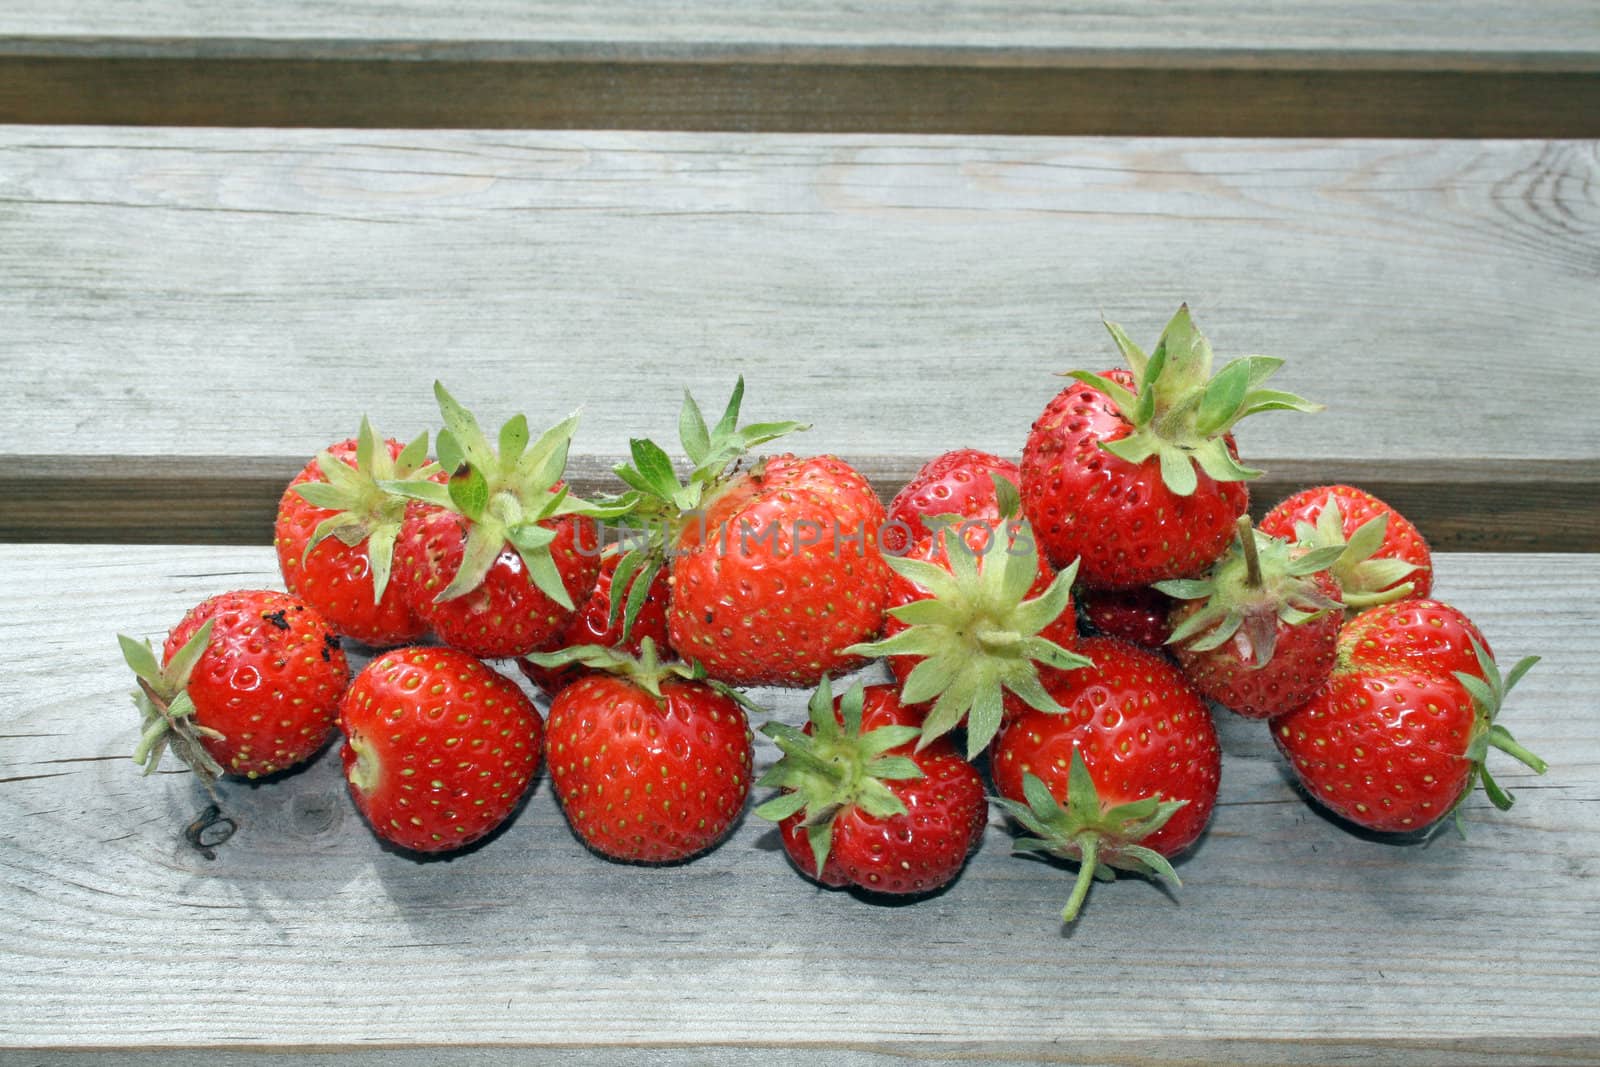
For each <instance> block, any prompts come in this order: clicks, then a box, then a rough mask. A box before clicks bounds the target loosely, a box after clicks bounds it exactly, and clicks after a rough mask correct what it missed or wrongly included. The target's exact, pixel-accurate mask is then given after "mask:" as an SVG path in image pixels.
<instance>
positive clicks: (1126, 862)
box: [990, 637, 1222, 922]
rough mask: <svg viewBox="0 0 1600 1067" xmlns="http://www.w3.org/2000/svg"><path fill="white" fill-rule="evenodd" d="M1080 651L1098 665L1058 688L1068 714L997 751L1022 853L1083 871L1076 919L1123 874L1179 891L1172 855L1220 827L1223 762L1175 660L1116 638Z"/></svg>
mask: <svg viewBox="0 0 1600 1067" xmlns="http://www.w3.org/2000/svg"><path fill="white" fill-rule="evenodd" d="M1079 647H1080V650H1081V651H1082V652H1083V653H1084V654H1085V655H1087V656H1088V657H1089V658H1090V659H1092V660H1093V661H1094V665H1093V666H1092V667H1085V668H1083V669H1081V670H1075V671H1067V672H1064V673H1059V674H1053V675H1051V676H1050V677H1049V679H1048V680H1047V688H1048V689H1049V690H1050V694H1051V696H1053V697H1054V698H1055V699H1056V701H1057V702H1058V703H1059V704H1061V706H1062V707H1064V708H1066V712H1065V713H1064V714H1059V715H1048V714H1045V713H1044V712H1040V711H1033V710H1030V711H1027V712H1025V713H1024V714H1022V715H1020V716H1018V717H1017V718H1015V719H1013V720H1011V721H1010V722H1008V723H1007V724H1006V725H1005V727H1004V728H1003V729H1002V730H1001V731H1000V735H999V736H998V737H996V738H995V742H994V748H993V749H992V750H991V752H990V774H991V775H992V776H993V778H994V784H995V788H996V789H997V790H998V791H999V793H1000V800H999V803H1000V805H1001V807H1002V808H1004V810H1005V811H1006V812H1007V813H1008V814H1010V815H1011V816H1012V817H1013V818H1015V819H1016V820H1017V821H1018V822H1019V823H1021V824H1022V826H1023V827H1024V828H1026V829H1027V830H1028V831H1029V833H1030V834H1031V835H1032V836H1030V837H1025V838H1023V839H1021V840H1019V841H1018V842H1017V844H1016V848H1017V849H1018V850H1021V851H1034V852H1045V853H1049V854H1051V855H1055V856H1060V857H1064V858H1067V859H1074V860H1077V861H1079V863H1080V864H1081V866H1080V867H1079V871H1078V880H1077V884H1076V885H1075V886H1074V888H1073V892H1072V896H1071V898H1070V899H1069V900H1068V901H1067V905H1066V907H1065V908H1064V909H1063V911H1062V919H1063V920H1064V921H1066V922H1071V921H1072V920H1073V919H1074V918H1075V917H1076V916H1077V913H1078V909H1079V907H1081V906H1082V904H1083V900H1084V897H1085V895H1086V894H1087V893H1088V891H1089V885H1090V883H1091V882H1093V881H1094V879H1095V878H1096V877H1100V878H1112V877H1115V874H1114V871H1116V870H1123V871H1132V872H1135V873H1139V874H1145V875H1152V876H1155V877H1159V878H1163V879H1165V880H1167V881H1169V882H1171V883H1172V884H1174V885H1176V884H1177V882H1178V876H1177V874H1176V872H1174V871H1173V869H1172V865H1171V864H1170V863H1168V862H1167V857H1169V856H1173V855H1176V854H1177V853H1179V852H1181V851H1182V850H1184V849H1186V848H1188V847H1189V846H1190V845H1192V844H1194V842H1195V841H1196V840H1197V839H1198V838H1199V836H1200V834H1201V831H1203V830H1204V829H1205V827H1206V823H1207V822H1208V821H1210V819H1211V811H1212V808H1213V807H1215V805H1216V800H1217V785H1218V781H1219V778H1220V775H1221V761H1222V755H1221V751H1220V750H1219V748H1218V747H1217V733H1216V728H1215V727H1214V726H1213V725H1212V722H1211V713H1210V711H1209V710H1208V709H1207V708H1206V704H1205V701H1204V700H1202V699H1201V697H1200V694H1199V693H1197V692H1196V691H1195V689H1194V687H1193V686H1191V685H1190V684H1189V682H1188V681H1187V680H1186V679H1185V678H1184V677H1183V675H1182V674H1180V673H1179V672H1178V670H1177V669H1176V668H1175V667H1173V666H1172V665H1171V664H1170V663H1168V662H1167V661H1166V660H1165V659H1162V658H1161V657H1160V656H1157V655H1156V654H1154V653H1152V652H1149V651H1146V650H1145V649H1142V648H1136V647H1134V646H1133V645H1129V644H1125V643H1123V642H1121V641H1116V640H1113V639H1111V638H1106V637H1093V638H1087V639H1085V640H1084V641H1083V642H1082V643H1081V645H1080V646H1079ZM1063 805H1064V806H1063Z"/></svg>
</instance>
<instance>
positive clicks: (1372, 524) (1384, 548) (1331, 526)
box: [1261, 485, 1433, 611]
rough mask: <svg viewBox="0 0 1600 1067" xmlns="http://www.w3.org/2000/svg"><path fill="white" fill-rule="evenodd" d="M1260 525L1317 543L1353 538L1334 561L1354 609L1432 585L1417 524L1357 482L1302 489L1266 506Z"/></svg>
mask: <svg viewBox="0 0 1600 1067" xmlns="http://www.w3.org/2000/svg"><path fill="white" fill-rule="evenodd" d="M1261 530H1262V532H1264V533H1268V534H1271V535H1272V536H1273V537H1283V538H1289V539H1292V540H1298V541H1300V542H1301V543H1303V544H1307V545H1313V546H1315V545H1330V544H1339V543H1343V542H1349V544H1350V546H1351V553H1350V555H1349V556H1347V557H1346V558H1344V559H1341V560H1340V561H1339V562H1338V563H1336V564H1335V565H1334V567H1333V577H1334V580H1335V581H1337V582H1338V583H1339V588H1340V589H1341V590H1342V591H1343V593H1344V599H1345V603H1346V604H1347V605H1348V606H1349V608H1350V610H1351V611H1357V610H1360V609H1363V608H1368V607H1373V606H1375V605H1377V604H1382V603H1387V602H1388V601H1390V600H1397V599H1400V598H1402V597H1408V596H1409V597H1413V598H1415V599H1417V600H1425V599H1427V597H1428V594H1429V593H1430V592H1432V591H1433V556H1432V555H1431V554H1430V553H1429V552H1428V544H1427V542H1426V541H1424V540H1423V539H1422V534H1420V533H1419V532H1418V531H1417V528H1416V526H1414V525H1412V523H1411V520H1409V519H1407V518H1406V517H1405V516H1404V515H1402V514H1400V513H1399V512H1398V511H1396V510H1394V508H1392V507H1390V506H1389V505H1388V504H1385V503H1384V502H1383V501H1381V500H1379V499H1378V498H1377V497H1375V496H1373V495H1372V494H1371V493H1368V492H1365V491H1364V490H1361V489H1357V488H1355V487H1354V486H1349V485H1322V486H1317V487H1315V488H1312V489H1305V490H1302V491H1301V492H1298V493H1296V494H1294V495H1293V496H1291V497H1289V498H1288V499H1287V500H1284V501H1282V502H1281V503H1279V504H1278V505H1277V506H1276V507H1274V508H1273V509H1272V510H1271V511H1269V512H1267V514H1266V516H1265V517H1264V518H1262V520H1261ZM1375 594H1381V596H1376V595H1375Z"/></svg>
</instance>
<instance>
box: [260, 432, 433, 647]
mask: <svg viewBox="0 0 1600 1067" xmlns="http://www.w3.org/2000/svg"><path fill="white" fill-rule="evenodd" d="M427 452H428V435H427V434H423V435H422V436H421V437H418V438H417V439H416V440H415V441H412V442H411V444H410V445H402V444H401V443H400V442H399V441H396V440H394V439H392V438H391V439H389V440H384V439H382V438H380V437H379V436H378V435H377V433H376V431H374V430H373V429H372V426H371V424H370V423H368V422H367V420H366V419H362V420H361V433H360V435H359V436H357V437H355V438H353V439H351V440H348V441H341V442H339V443H338V444H336V445H334V446H332V447H331V448H329V449H328V450H327V451H325V452H321V453H319V454H318V455H317V457H316V458H315V459H313V460H312V461H311V462H310V463H307V464H306V465H305V469H304V470H302V471H301V472H300V473H299V474H297V475H295V477H294V480H293V481H291V482H290V483H289V487H288V488H287V489H285V490H284V493H283V499H281V500H280V501H279V502H278V520H277V523H276V525H275V527H274V530H273V542H274V544H275V545H276V546H277V549H278V567H279V569H280V570H281V571H282V572H283V581H284V585H285V586H287V587H288V590H289V592H291V593H293V594H295V595H296V596H298V597H301V598H303V599H304V600H305V601H306V603H308V604H310V605H311V606H313V607H315V608H316V609H317V610H318V611H320V612H321V613H322V615H323V617H324V618H326V619H327V620H328V621H329V622H330V623H332V624H333V627H334V629H336V630H338V631H339V632H340V633H341V634H344V635H345V636H346V637H353V638H355V639H356V640H357V641H361V642H363V643H364V644H368V645H376V646H385V645H396V644H404V643H405V642H407V641H413V640H415V639H417V638H418V637H421V636H422V634H423V633H424V632H425V631H426V630H427V626H426V625H425V624H424V623H423V621H422V620H421V619H419V618H417V616H416V615H415V614H414V613H413V612H412V611H411V609H410V608H408V607H407V606H406V604H405V601H404V600H403V599H402V598H401V596H400V591H399V589H398V588H395V587H393V586H390V585H389V567H390V562H391V560H392V558H393V555H394V541H395V535H396V534H398V533H399V532H400V520H401V518H402V516H403V515H404V514H405V508H406V502H405V500H404V499H402V498H400V497H397V496H394V495H393V494H391V493H388V492H385V491H384V490H383V488H382V487H381V486H380V485H379V483H380V482H388V481H394V480H400V481H409V480H413V479H417V480H422V479H428V478H432V479H434V480H442V477H443V475H442V473H441V472H440V471H439V468H438V465H437V464H434V463H430V462H428V459H427Z"/></svg>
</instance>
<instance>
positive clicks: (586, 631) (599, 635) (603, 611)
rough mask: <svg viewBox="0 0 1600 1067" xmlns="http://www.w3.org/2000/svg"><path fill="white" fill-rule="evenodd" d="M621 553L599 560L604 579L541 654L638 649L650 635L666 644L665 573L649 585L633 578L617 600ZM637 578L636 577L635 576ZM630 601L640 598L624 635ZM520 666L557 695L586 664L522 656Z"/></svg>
mask: <svg viewBox="0 0 1600 1067" xmlns="http://www.w3.org/2000/svg"><path fill="white" fill-rule="evenodd" d="M621 559H622V555H621V553H619V552H617V551H615V550H613V549H608V550H607V551H606V552H605V554H604V555H603V556H602V557H601V560H600V577H599V580H597V581H596V582H595V585H594V592H593V593H591V594H590V595H589V599H588V600H586V601H584V602H583V604H582V606H580V607H579V608H578V611H577V613H576V614H575V615H573V616H572V617H571V618H570V619H568V620H567V624H566V625H565V626H563V627H562V628H561V629H560V631H559V632H558V633H557V634H556V635H555V636H554V637H552V638H551V639H550V640H549V641H548V642H546V644H545V646H544V647H543V648H541V649H539V651H540V652H559V651H561V650H562V649H565V648H576V647H579V646H582V645H599V646H600V647H602V648H615V649H619V650H621V651H625V652H631V653H635V654H637V653H639V652H641V651H643V649H644V642H645V640H646V639H647V638H648V639H649V640H651V641H653V642H655V644H656V646H657V647H658V648H661V647H664V646H666V644H667V597H668V595H669V592H670V591H669V590H668V588H667V573H666V572H665V571H660V572H658V573H657V574H656V575H655V580H654V581H652V582H649V583H645V582H641V581H637V580H635V582H634V584H633V586H632V588H630V589H625V590H622V591H621V592H622V596H621V598H620V599H614V598H613V597H612V595H611V590H612V587H613V585H614V584H615V581H614V579H615V577H616V573H617V564H618V563H619V562H620V561H621ZM636 578H637V576H636ZM629 601H637V602H638V606H637V608H636V611H635V613H634V617H633V620H632V626H631V627H630V628H628V632H627V633H626V634H625V633H624V632H623V631H624V626H623V617H622V615H623V613H622V608H623V606H624V604H626V603H627V602H629ZM517 666H518V667H519V668H521V670H522V673H523V674H524V675H526V676H527V678H528V680H529V681H530V682H532V683H533V684H534V685H537V686H538V687H539V688H540V689H542V690H544V693H545V695H546V696H551V697H553V696H555V695H556V694H557V693H559V692H561V690H562V689H563V688H565V687H566V686H568V685H571V684H572V683H573V682H575V681H577V680H578V679H579V678H581V677H582V676H583V674H584V672H585V668H584V666H583V664H582V663H581V662H570V663H563V664H562V665H561V666H559V667H541V666H539V665H538V664H537V663H534V662H532V661H531V660H528V659H526V658H523V659H518V660H517Z"/></svg>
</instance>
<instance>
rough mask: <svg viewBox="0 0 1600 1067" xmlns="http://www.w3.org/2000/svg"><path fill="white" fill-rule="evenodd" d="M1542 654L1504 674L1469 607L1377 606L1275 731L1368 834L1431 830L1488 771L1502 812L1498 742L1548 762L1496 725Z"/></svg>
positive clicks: (1529, 759)
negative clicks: (1490, 763)
mask: <svg viewBox="0 0 1600 1067" xmlns="http://www.w3.org/2000/svg"><path fill="white" fill-rule="evenodd" d="M1537 662H1538V657H1537V656H1529V657H1528V658H1526V659H1524V660H1522V661H1521V662H1520V663H1518V664H1517V665H1516V666H1515V667H1513V668H1512V669H1511V671H1510V673H1509V674H1507V675H1506V676H1505V677H1504V678H1503V679H1502V678H1501V675H1500V670H1499V668H1498V667H1497V666H1496V665H1495V662H1494V657H1493V655H1492V653H1491V652H1490V651H1489V646H1488V644H1487V643H1486V642H1485V641H1484V639H1483V635H1482V634H1481V633H1479V632H1478V629H1477V627H1475V626H1474V625H1472V622H1471V621H1470V620H1469V619H1468V618H1467V617H1466V616H1465V615H1463V614H1462V613H1461V612H1459V611H1457V610H1456V609H1455V608H1452V607H1450V606H1448V605H1446V604H1441V603H1439V602H1438V601H1435V600H1403V601H1399V602H1397V603H1393V604H1386V605H1383V606H1380V607H1376V608H1371V609H1369V610H1367V611H1364V612H1362V613H1361V614H1360V615H1357V616H1356V617H1355V618H1354V619H1352V620H1350V621H1349V622H1348V623H1346V624H1345V626H1344V629H1343V630H1341V631H1340V632H1339V652H1338V662H1337V664H1336V665H1335V667H1334V670H1333V676H1332V677H1331V678H1330V679H1329V680H1328V683H1327V685H1325V686H1324V687H1323V688H1322V689H1321V690H1320V691H1319V692H1318V693H1317V694H1316V696H1314V697H1312V698H1311V700H1310V701H1308V702H1307V703H1306V704H1304V705H1303V706H1301V707H1299V708H1297V709H1295V710H1294V711H1292V712H1290V713H1289V714H1287V715H1282V716H1279V717H1278V718H1276V719H1274V720H1273V721H1272V735H1273V739H1274V740H1275V741H1277V743H1278V749H1279V751H1281V752H1282V753H1283V754H1284V756H1285V757H1286V758H1287V759H1288V760H1289V765H1290V766H1291V767H1292V768H1293V769H1294V772H1295V775H1296V776H1297V777H1298V778H1299V779H1300V783H1301V784H1302V785H1303V786H1304V787H1305V789H1306V791H1307V792H1308V793H1310V794H1311V795H1312V796H1313V797H1315V798H1316V799H1317V801H1319V802H1320V803H1321V804H1322V805H1323V806H1324V807H1326V808H1328V809H1329V810H1331V811H1332V812H1334V813H1335V814H1337V815H1339V816H1341V817H1343V818H1345V819H1348V820H1350V821H1351V822H1353V823H1355V824H1357V825H1358V826H1363V827H1366V828H1367V829H1369V830H1379V831H1384V832H1391V833H1398V832H1408V831H1416V830H1423V829H1425V828H1427V827H1430V826H1433V825H1435V824H1438V823H1439V822H1440V820H1442V819H1443V818H1444V817H1445V816H1447V815H1450V814H1452V813H1453V814H1455V815H1456V818H1457V825H1459V824H1460V806H1461V804H1462V802H1463V801H1464V800H1465V799H1466V797H1467V796H1468V795H1469V794H1470V793H1471V792H1472V788H1473V786H1474V784H1475V783H1476V782H1477V780H1478V779H1479V778H1480V777H1481V778H1482V780H1483V788H1484V791H1485V792H1487V793H1488V794H1489V799H1490V800H1491V801H1492V802H1493V803H1494V805H1495V806H1496V807H1497V808H1500V809H1501V810H1505V809H1506V808H1509V807H1510V806H1511V799H1512V798H1511V796H1510V794H1508V793H1506V792H1505V791H1504V790H1503V789H1501V788H1500V786H1499V784H1498V783H1497V782H1496V781H1495V780H1494V778H1493V777H1492V776H1490V774H1489V769H1488V768H1487V767H1486V766H1485V765H1484V760H1485V758H1486V757H1487V755H1488V752H1489V749H1490V748H1498V749H1500V750H1501V751H1502V752H1506V753H1508V754H1510V755H1512V756H1514V757H1516V758H1517V759H1518V760H1521V761H1522V762H1523V763H1524V764H1526V765H1527V766H1529V767H1531V768H1533V770H1534V771H1535V772H1536V773H1538V774H1543V773H1544V772H1545V769H1546V768H1545V762H1544V761H1543V760H1542V759H1540V758H1539V757H1538V756H1535V755H1534V754H1533V753H1531V752H1529V751H1528V750H1527V749H1525V748H1523V747H1522V746H1521V745H1519V744H1517V743H1516V741H1515V740H1514V739H1513V738H1512V736H1511V734H1510V732H1509V731H1507V730H1506V728H1505V727H1504V726H1501V725H1500V724H1499V723H1498V722H1496V721H1495V719H1496V717H1497V716H1498V715H1499V713H1500V707H1501V705H1502V704H1503V703H1504V701H1505V697H1506V694H1507V693H1509V692H1510V691H1511V687H1512V686H1514V685H1516V684H1517V682H1518V681H1519V680H1520V679H1521V678H1522V676H1523V675H1524V674H1526V673H1527V672H1528V669H1529V668H1530V667H1532V666H1533V665H1534V664H1535V663H1537Z"/></svg>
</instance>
